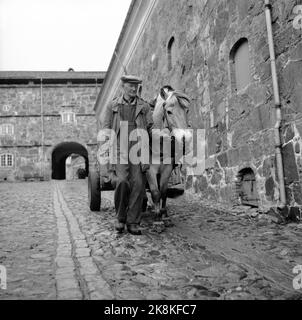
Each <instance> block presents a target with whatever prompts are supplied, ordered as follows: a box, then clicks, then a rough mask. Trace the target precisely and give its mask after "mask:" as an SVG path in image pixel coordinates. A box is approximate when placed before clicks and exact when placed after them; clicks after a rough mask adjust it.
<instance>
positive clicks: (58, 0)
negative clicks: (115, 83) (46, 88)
mask: <svg viewBox="0 0 302 320" xmlns="http://www.w3.org/2000/svg"><path fill="white" fill-rule="evenodd" d="M130 3H131V0H0V71H4V70H6V71H25V70H26V71H67V70H68V69H69V68H73V69H74V70H75V71H106V70H107V69H108V67H109V63H110V60H111V57H112V55H113V51H114V48H115V45H116V43H117V40H118V37H119V34H120V32H121V29H122V26H123V23H124V21H125V18H126V15H127V12H128V9H129V6H130Z"/></svg>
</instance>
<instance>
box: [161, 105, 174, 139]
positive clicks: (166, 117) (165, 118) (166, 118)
mask: <svg viewBox="0 0 302 320" xmlns="http://www.w3.org/2000/svg"><path fill="white" fill-rule="evenodd" d="M165 107H166V102H164V103H163V112H164V120H166V122H167V126H168V129H169V131H170V133H171V132H172V130H173V128H172V126H171V124H170V121H169V119H168V115H167V110H166V108H165Z"/></svg>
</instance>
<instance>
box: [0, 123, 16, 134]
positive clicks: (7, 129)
mask: <svg viewBox="0 0 302 320" xmlns="http://www.w3.org/2000/svg"><path fill="white" fill-rule="evenodd" d="M0 135H1V136H13V135H14V125H12V124H10V123H4V124H2V125H0Z"/></svg>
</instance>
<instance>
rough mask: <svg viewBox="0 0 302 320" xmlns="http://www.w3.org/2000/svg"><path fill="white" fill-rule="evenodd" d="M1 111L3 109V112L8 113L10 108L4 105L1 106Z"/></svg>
mask: <svg viewBox="0 0 302 320" xmlns="http://www.w3.org/2000/svg"><path fill="white" fill-rule="evenodd" d="M2 109H3V111H4V112H8V111H9V110H10V106H9V105H7V104H6V105H4V106H3V108H2Z"/></svg>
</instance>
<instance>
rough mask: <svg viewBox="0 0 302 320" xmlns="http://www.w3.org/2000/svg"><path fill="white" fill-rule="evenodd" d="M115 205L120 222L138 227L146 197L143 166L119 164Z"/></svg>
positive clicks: (117, 166) (117, 167)
mask: <svg viewBox="0 0 302 320" xmlns="http://www.w3.org/2000/svg"><path fill="white" fill-rule="evenodd" d="M116 176H117V183H116V188H115V194H114V204H115V210H116V213H117V218H118V220H119V222H122V223H126V224H127V225H137V224H139V223H140V220H141V211H142V205H143V200H144V196H145V175H144V174H143V172H142V169H141V165H140V164H138V165H134V164H132V163H130V162H129V163H128V164H117V165H116Z"/></svg>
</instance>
